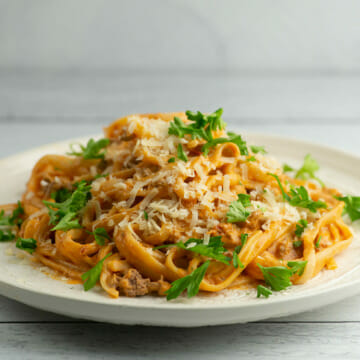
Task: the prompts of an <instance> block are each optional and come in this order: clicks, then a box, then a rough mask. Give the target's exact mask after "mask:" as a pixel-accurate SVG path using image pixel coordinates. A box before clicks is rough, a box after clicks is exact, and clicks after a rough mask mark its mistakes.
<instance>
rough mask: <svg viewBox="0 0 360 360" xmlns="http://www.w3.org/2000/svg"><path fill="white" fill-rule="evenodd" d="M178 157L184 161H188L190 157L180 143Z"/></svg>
mask: <svg viewBox="0 0 360 360" xmlns="http://www.w3.org/2000/svg"><path fill="white" fill-rule="evenodd" d="M177 157H178V158H179V159H180V160H182V161H185V162H186V161H188V157H187V156H186V154H185V151H184V149H183V147H182V145H181V144H179V145H178V147H177Z"/></svg>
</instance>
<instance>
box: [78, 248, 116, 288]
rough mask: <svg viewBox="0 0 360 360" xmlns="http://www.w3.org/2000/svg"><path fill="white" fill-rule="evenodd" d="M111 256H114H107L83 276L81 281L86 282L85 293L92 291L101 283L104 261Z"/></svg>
mask: <svg viewBox="0 0 360 360" xmlns="http://www.w3.org/2000/svg"><path fill="white" fill-rule="evenodd" d="M111 255H112V254H111V253H110V254H107V255H105V256H104V257H103V258H102V259H101V260H100V261H99V262H98V263H97V264H96V265H95V266H94V267H93V268H92V269H90V270H89V271H87V272H85V273H83V274H82V275H81V279H82V280H83V281H85V282H84V290H85V291H88V290H90V289H92V288H93V287H94V286H95V285H96V283H97V282H98V281H99V279H100V275H101V270H102V268H103V264H104V261H105V259H107V258H108V257H109V256H111Z"/></svg>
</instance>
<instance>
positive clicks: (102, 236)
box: [88, 227, 111, 246]
mask: <svg viewBox="0 0 360 360" xmlns="http://www.w3.org/2000/svg"><path fill="white" fill-rule="evenodd" d="M88 233H89V234H91V235H93V236H94V239H95V242H96V243H97V244H98V245H101V246H103V245H104V244H105V240H111V238H110V236H109V234H108V233H107V231H106V230H105V229H104V228H103V227H98V228H96V229H95V230H94V231H93V232H91V231H88Z"/></svg>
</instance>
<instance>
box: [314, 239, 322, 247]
mask: <svg viewBox="0 0 360 360" xmlns="http://www.w3.org/2000/svg"><path fill="white" fill-rule="evenodd" d="M320 240H321V236H319V238H318V241H317V242H316V243H315V247H316V248H317V249H318V248H319V247H320Z"/></svg>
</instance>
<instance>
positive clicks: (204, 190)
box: [0, 109, 360, 300]
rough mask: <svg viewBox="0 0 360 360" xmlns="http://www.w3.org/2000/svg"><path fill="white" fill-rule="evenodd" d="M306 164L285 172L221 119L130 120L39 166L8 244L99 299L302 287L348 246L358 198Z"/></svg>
mask: <svg viewBox="0 0 360 360" xmlns="http://www.w3.org/2000/svg"><path fill="white" fill-rule="evenodd" d="M318 168H319V165H318V164H317V162H316V161H315V159H314V158H312V156H311V155H307V156H306V157H305V159H304V164H303V166H302V167H301V168H299V169H296V170H295V169H293V168H292V167H291V166H289V165H284V166H283V167H282V166H280V165H279V163H278V162H277V161H276V160H275V159H273V158H272V157H271V156H269V155H268V154H267V151H266V149H265V148H264V147H263V146H261V144H248V143H247V142H246V140H245V139H244V138H243V137H242V136H241V135H239V134H235V133H232V132H227V131H226V124H225V122H224V121H223V119H222V109H219V110H217V111H215V112H214V113H211V114H203V113H201V112H191V111H187V112H186V113H165V114H164V113H159V114H146V115H131V116H126V117H123V118H121V119H119V120H117V121H115V122H114V123H112V124H111V125H110V126H109V127H107V128H106V129H105V136H104V138H101V139H90V140H89V141H88V142H87V144H82V145H79V144H72V145H71V147H70V150H69V152H68V153H67V154H66V155H45V156H43V157H42V158H41V159H40V160H39V161H38V162H37V163H36V165H35V166H34V168H33V170H32V173H31V177H30V179H29V181H28V183H27V187H26V191H25V193H24V194H23V196H22V199H21V201H19V202H18V203H17V204H8V205H3V206H2V207H1V209H2V211H1V213H0V229H1V230H0V240H1V241H11V240H14V241H16V247H17V248H18V249H21V250H19V251H25V252H27V253H29V254H30V256H31V258H32V259H34V261H36V262H39V263H41V264H43V265H44V266H46V267H48V268H50V269H52V270H54V271H55V272H56V273H57V274H61V275H63V276H65V277H67V278H68V279H71V280H73V281H75V282H79V283H82V284H83V285H84V289H85V290H86V291H87V290H90V289H91V288H93V287H94V286H96V285H100V286H101V288H102V289H103V290H104V291H105V292H106V293H107V294H108V295H109V296H110V297H113V298H117V297H119V296H129V297H134V296H142V295H147V294H148V295H160V296H166V297H167V299H168V300H172V299H175V298H177V297H178V296H179V295H181V294H182V293H185V294H187V296H188V297H191V296H195V295H197V294H198V293H199V291H201V293H202V294H206V293H217V292H220V291H224V290H228V289H248V288H252V287H254V288H257V295H258V297H265V298H267V297H269V296H270V295H271V294H272V292H273V291H280V290H283V289H286V288H287V287H289V286H291V285H293V284H304V283H305V282H307V281H308V280H310V279H311V278H313V277H314V276H316V275H317V274H318V273H319V272H320V271H322V270H323V269H324V270H325V271H326V270H331V269H334V268H336V262H335V259H334V257H335V255H336V254H338V253H340V252H342V251H343V250H344V249H346V248H347V247H348V246H349V245H350V243H351V241H352V231H351V229H350V228H349V227H348V226H347V225H346V224H345V222H344V220H343V217H342V215H343V214H347V215H346V216H348V217H349V216H350V218H351V220H356V219H357V218H359V217H360V206H359V201H360V200H359V198H358V197H353V196H349V195H347V196H344V195H342V194H341V193H340V192H339V191H337V190H335V189H331V188H328V187H326V185H325V184H324V183H323V182H322V181H321V180H320V179H319V178H318V177H317V175H316V174H315V173H316V171H317V170H318Z"/></svg>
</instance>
